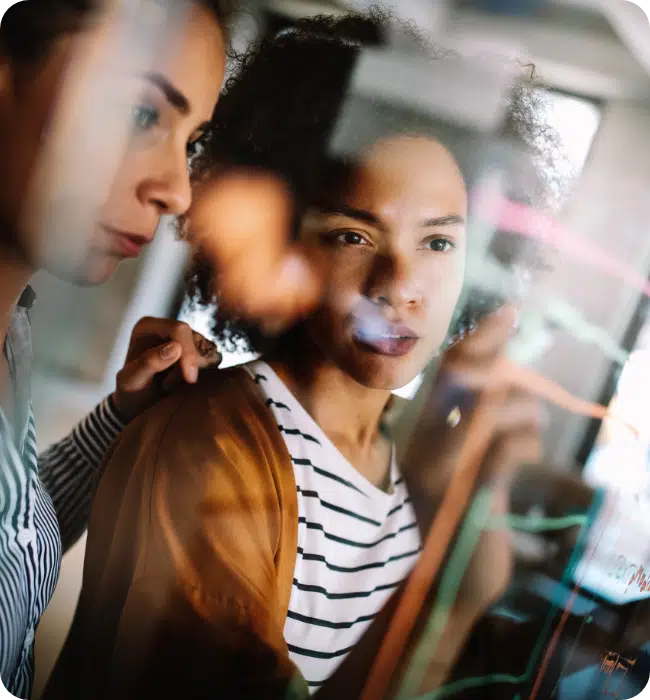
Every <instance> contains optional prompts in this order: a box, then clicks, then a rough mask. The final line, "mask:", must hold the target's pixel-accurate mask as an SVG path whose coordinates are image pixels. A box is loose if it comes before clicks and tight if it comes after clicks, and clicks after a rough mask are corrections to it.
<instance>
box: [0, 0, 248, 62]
mask: <svg viewBox="0 0 650 700" xmlns="http://www.w3.org/2000/svg"><path fill="white" fill-rule="evenodd" d="M193 1H194V2H197V3H198V4H200V5H201V6H203V7H205V8H206V9H207V10H209V11H210V12H211V13H212V14H213V15H214V16H215V18H216V19H217V21H218V22H219V24H220V25H221V27H222V29H223V31H224V34H225V36H226V38H229V29H230V25H231V23H232V21H233V19H234V17H235V15H236V11H237V7H236V2H235V0H193ZM99 6H100V2H99V1H98V0H22V2H17V3H16V4H15V5H12V6H11V7H10V8H9V9H8V10H7V11H6V12H5V14H4V15H3V17H2V23H0V53H4V54H5V55H6V56H9V57H10V58H12V59H14V60H15V61H19V62H22V63H33V62H37V61H39V60H41V59H43V58H44V57H46V56H47V54H48V52H49V50H50V48H51V47H52V45H53V44H54V42H55V41H56V39H57V38H58V37H60V36H61V35H63V34H68V33H71V32H77V31H80V30H81V29H83V27H84V26H85V23H86V22H87V21H88V19H89V18H90V17H91V15H92V13H93V12H94V11H96V10H97V8H98V7H99Z"/></svg>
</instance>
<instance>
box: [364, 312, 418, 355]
mask: <svg viewBox="0 0 650 700" xmlns="http://www.w3.org/2000/svg"><path fill="white" fill-rule="evenodd" d="M353 324H354V326H353V332H352V334H353V337H354V339H355V341H356V342H357V343H358V344H359V345H361V346H362V347H363V348H364V349H365V350H368V351H370V352H374V353H377V354H379V355H386V356H388V357H403V356H404V355H407V354H408V353H409V352H411V350H412V349H413V347H414V346H415V345H416V343H417V342H418V340H419V336H418V335H417V333H415V332H414V331H413V330H412V329H411V328H409V327H408V326H407V325H406V324H404V323H399V322H391V321H389V320H388V319H386V318H385V317H384V315H383V314H382V312H381V310H380V307H379V306H378V305H377V304H374V303H372V302H370V301H369V300H363V301H362V303H360V304H359V306H358V307H357V308H356V309H355V312H354V314H353Z"/></svg>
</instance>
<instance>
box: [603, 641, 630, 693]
mask: <svg viewBox="0 0 650 700" xmlns="http://www.w3.org/2000/svg"><path fill="white" fill-rule="evenodd" d="M602 659H603V663H602V664H601V666H600V670H601V672H602V673H604V674H605V675H607V676H610V678H608V679H607V682H606V683H605V687H604V688H603V695H606V694H607V695H611V696H613V697H615V698H617V697H618V693H617V692H616V691H612V690H609V686H610V681H611V677H612V676H613V675H614V674H616V673H617V672H618V671H622V672H623V673H622V674H620V673H618V674H617V675H618V676H619V678H618V684H617V690H618V689H619V688H620V685H621V683H622V682H623V679H624V678H625V676H627V672H628V671H629V670H630V669H631V668H632V667H633V666H635V665H636V662H637V659H625V658H623V657H622V656H621V655H620V654H617V653H616V652H614V651H607V652H605V653H604V654H603V656H602Z"/></svg>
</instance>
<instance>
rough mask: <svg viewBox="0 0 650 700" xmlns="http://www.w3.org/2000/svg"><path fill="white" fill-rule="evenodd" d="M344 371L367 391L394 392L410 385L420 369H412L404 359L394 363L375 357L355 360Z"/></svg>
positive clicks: (392, 360)
mask: <svg viewBox="0 0 650 700" xmlns="http://www.w3.org/2000/svg"><path fill="white" fill-rule="evenodd" d="M345 370H346V372H347V373H348V374H349V375H350V376H351V377H352V378H353V379H354V380H355V381H356V382H358V383H359V384H361V385H362V386H365V387H367V388H368V389H377V390H382V391H395V390H396V389H401V388H402V387H404V386H406V385H407V384H410V383H411V382H412V381H413V380H414V379H415V378H416V377H417V376H418V374H419V373H420V372H421V370H422V368H421V367H417V368H414V367H413V362H409V361H408V359H406V361H405V358H401V360H397V361H396V360H395V359H392V358H390V359H389V358H386V357H382V356H381V355H376V356H370V357H369V358H355V360H354V361H352V362H351V363H350V364H349V365H348V367H346V368H345Z"/></svg>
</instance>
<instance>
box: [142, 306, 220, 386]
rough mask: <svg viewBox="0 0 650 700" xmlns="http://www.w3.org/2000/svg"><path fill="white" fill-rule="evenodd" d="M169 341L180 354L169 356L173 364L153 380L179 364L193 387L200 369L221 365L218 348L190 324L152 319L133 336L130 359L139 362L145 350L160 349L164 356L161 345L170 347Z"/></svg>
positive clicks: (146, 318) (146, 320) (168, 365)
mask: <svg viewBox="0 0 650 700" xmlns="http://www.w3.org/2000/svg"><path fill="white" fill-rule="evenodd" d="M169 341H172V342H174V343H175V344H176V345H178V347H179V349H180V351H179V352H178V354H175V355H174V357H173V358H172V357H171V356H169V357H168V358H167V359H169V360H170V361H169V363H168V364H167V365H166V366H164V367H162V369H161V370H157V371H156V372H154V373H152V374H151V376H150V379H152V378H153V376H154V374H156V373H157V372H160V371H163V370H165V369H167V368H168V367H171V365H173V364H174V362H177V361H179V364H180V366H181V371H182V375H183V377H184V379H185V381H187V382H189V383H190V384H193V383H194V382H196V380H197V378H198V374H199V370H200V369H204V368H206V367H209V366H212V365H216V364H218V363H219V362H220V361H221V355H220V353H219V352H218V350H217V346H216V345H215V344H214V343H213V342H211V341H210V340H208V339H207V338H204V337H203V336H202V335H201V334H200V333H197V332H196V331H193V330H192V329H191V327H190V326H189V325H188V324H187V323H183V322H182V321H171V320H170V319H165V318H152V317H145V318H143V319H141V320H140V321H138V323H137V324H136V326H135V328H134V329H133V334H132V336H131V345H132V348H133V351H132V352H130V353H129V355H130V356H131V357H132V358H133V359H134V360H136V361H137V359H138V353H141V351H142V349H143V348H148V349H149V350H155V349H156V348H157V349H159V350H160V351H161V352H163V351H162V344H167V343H168V342H169ZM149 350H147V351H146V352H148V351H149ZM147 366H149V365H147Z"/></svg>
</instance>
